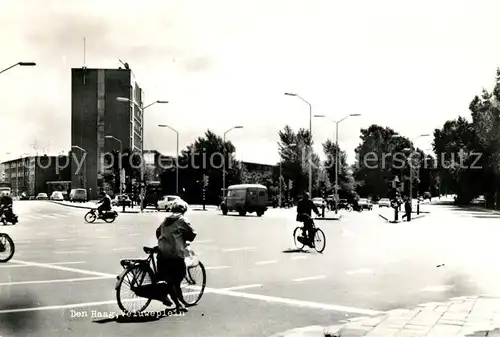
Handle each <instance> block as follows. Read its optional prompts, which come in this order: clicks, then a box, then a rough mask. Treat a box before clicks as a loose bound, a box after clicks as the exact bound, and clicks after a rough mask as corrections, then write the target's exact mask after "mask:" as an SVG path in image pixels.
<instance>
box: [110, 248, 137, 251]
mask: <svg viewBox="0 0 500 337" xmlns="http://www.w3.org/2000/svg"><path fill="white" fill-rule="evenodd" d="M112 250H113V251H115V252H118V251H124V250H137V247H123V248H113V249H112Z"/></svg>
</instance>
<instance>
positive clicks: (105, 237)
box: [97, 236, 111, 239]
mask: <svg viewBox="0 0 500 337" xmlns="http://www.w3.org/2000/svg"><path fill="white" fill-rule="evenodd" d="M97 238H98V239H111V237H110V236H98V237H97Z"/></svg>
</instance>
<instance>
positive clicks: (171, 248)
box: [156, 200, 196, 312]
mask: <svg viewBox="0 0 500 337" xmlns="http://www.w3.org/2000/svg"><path fill="white" fill-rule="evenodd" d="M187 209H188V205H187V204H186V202H184V201H183V200H176V201H174V203H173V205H172V206H171V211H172V213H173V214H172V215H170V216H167V217H166V218H165V220H163V222H162V223H161V225H160V227H158V229H157V230H156V237H157V239H158V250H159V252H158V273H159V276H160V278H161V279H162V280H164V281H166V282H167V285H168V293H167V294H166V295H167V296H165V298H166V299H165V300H164V301H163V304H165V305H166V306H171V305H172V302H171V301H170V300H169V299H168V295H170V298H171V299H172V301H174V303H175V306H176V309H177V311H178V312H187V309H186V307H185V306H184V305H183V304H182V303H181V300H182V290H181V282H182V280H183V279H184V277H186V263H185V260H184V259H185V258H186V257H188V256H189V252H188V251H187V249H186V248H187V246H188V242H191V241H193V240H194V238H195V237H196V232H195V231H194V230H193V228H192V227H191V224H190V222H189V220H188V219H187V218H186V216H185V213H186V211H187Z"/></svg>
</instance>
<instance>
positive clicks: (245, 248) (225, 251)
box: [222, 247, 255, 253]
mask: <svg viewBox="0 0 500 337" xmlns="http://www.w3.org/2000/svg"><path fill="white" fill-rule="evenodd" d="M254 249H255V247H239V248H230V249H223V250H222V251H223V252H224V253H227V252H237V251H240V250H254Z"/></svg>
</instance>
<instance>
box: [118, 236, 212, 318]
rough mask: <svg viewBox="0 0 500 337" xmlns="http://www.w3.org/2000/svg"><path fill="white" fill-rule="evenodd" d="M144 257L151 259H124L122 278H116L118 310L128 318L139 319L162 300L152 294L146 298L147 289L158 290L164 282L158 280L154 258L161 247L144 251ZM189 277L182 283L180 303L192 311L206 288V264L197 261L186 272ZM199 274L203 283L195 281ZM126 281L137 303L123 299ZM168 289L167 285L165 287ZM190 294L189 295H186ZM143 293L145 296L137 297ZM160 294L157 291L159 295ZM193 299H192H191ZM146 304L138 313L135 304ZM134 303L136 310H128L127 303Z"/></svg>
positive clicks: (148, 248)
mask: <svg viewBox="0 0 500 337" xmlns="http://www.w3.org/2000/svg"><path fill="white" fill-rule="evenodd" d="M143 249H144V253H146V254H148V255H149V256H148V257H147V258H146V259H125V260H121V261H120V265H121V266H122V267H123V268H124V269H125V270H124V271H123V272H122V273H121V274H120V275H119V276H117V277H116V278H117V281H116V285H115V290H116V299H117V302H118V307H120V309H121V310H122V311H123V312H124V313H125V314H127V315H136V314H139V313H141V312H142V311H144V310H146V308H147V307H148V306H149V304H150V303H151V301H152V300H153V299H155V300H158V301H161V299H159V298H155V297H154V296H149V294H144V291H145V290H147V289H148V288H149V289H151V290H152V291H155V290H158V288H159V287H156V288H155V286H157V285H160V284H161V283H159V282H161V280H159V279H158V269H157V265H156V262H155V258H154V255H155V254H157V253H158V246H156V247H153V248H150V247H144V248H143ZM186 269H187V270H186V277H185V278H184V280H183V283H181V289H182V298H180V301H181V302H182V303H183V304H184V305H185V306H186V307H191V306H194V305H196V304H197V303H198V302H199V301H200V299H201V297H202V296H203V292H204V291H205V285H206V280H207V274H206V271H205V266H204V265H203V263H201V262H200V261H198V263H197V264H195V265H193V266H189V267H187V268H186ZM197 270H199V271H200V272H201V280H196V279H195V278H196V277H195V275H196V274H195V272H196V271H197ZM127 278H131V280H130V281H127V282H129V283H128V287H129V290H131V291H132V293H133V295H132V296H135V297H137V299H129V300H125V299H122V295H121V290H122V288H123V285H124V282H125V281H126V280H127ZM163 284H164V285H166V284H165V283H163ZM186 290H189V292H185V291H186ZM141 292H143V294H142V295H138V293H141ZM156 292H157V291H156ZM190 296H193V297H190ZM142 300H144V301H145V302H144V304H142V306H139V309H135V303H137V302H139V301H142ZM124 302H126V303H128V302H132V303H133V307H134V308H133V309H130V308H126V307H125V303H124Z"/></svg>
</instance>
